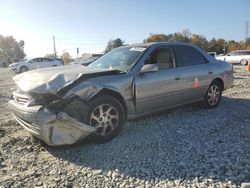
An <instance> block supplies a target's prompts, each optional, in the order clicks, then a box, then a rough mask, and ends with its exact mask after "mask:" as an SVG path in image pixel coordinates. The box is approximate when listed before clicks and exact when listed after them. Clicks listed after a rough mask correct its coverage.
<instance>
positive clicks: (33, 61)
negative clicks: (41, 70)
mask: <svg viewBox="0 0 250 188" xmlns="http://www.w3.org/2000/svg"><path fill="white" fill-rule="evenodd" d="M37 62H38V59H37V58H34V59H31V60H30V63H37Z"/></svg>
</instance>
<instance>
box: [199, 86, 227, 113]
mask: <svg viewBox="0 0 250 188" xmlns="http://www.w3.org/2000/svg"><path fill="white" fill-rule="evenodd" d="M221 95H222V85H221V83H220V82H218V81H213V82H212V83H211V84H210V85H209V88H208V90H207V92H206V95H205V97H204V100H203V101H202V103H201V107H203V108H205V109H210V108H216V107H218V105H219V103H220V101H221Z"/></svg>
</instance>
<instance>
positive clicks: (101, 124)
mask: <svg viewBox="0 0 250 188" xmlns="http://www.w3.org/2000/svg"><path fill="white" fill-rule="evenodd" d="M88 105H89V112H88V116H87V122H88V124H89V125H91V126H93V127H96V128H97V130H96V131H95V132H94V133H92V134H91V135H90V136H89V137H88V139H87V140H89V141H91V142H96V143H102V142H107V141H109V140H111V139H113V138H114V137H115V136H116V135H117V134H118V133H119V132H120V130H121V128H122V126H123V124H124V123H125V120H126V116H125V110H124V107H123V105H122V104H121V103H120V102H119V101H118V100H117V99H116V98H114V97H111V96H108V95H105V96H98V97H96V98H94V99H93V100H91V101H90V102H89V103H88Z"/></svg>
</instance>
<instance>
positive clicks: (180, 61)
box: [175, 46, 206, 67]
mask: <svg viewBox="0 0 250 188" xmlns="http://www.w3.org/2000/svg"><path fill="white" fill-rule="evenodd" d="M175 52H176V59H177V65H178V67H185V66H190V65H200V64H204V63H206V60H205V58H204V57H203V55H202V54H200V52H198V51H197V50H196V49H194V48H193V47H190V46H175Z"/></svg>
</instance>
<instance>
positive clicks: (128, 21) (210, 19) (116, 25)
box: [0, 0, 250, 57]
mask: <svg viewBox="0 0 250 188" xmlns="http://www.w3.org/2000/svg"><path fill="white" fill-rule="evenodd" d="M249 10H250V0H209V1H208V0H175V1H173V0H67V1H63V0H0V34H1V35H4V36H10V35H12V36H13V37H14V38H16V39H17V40H24V42H25V53H26V54H27V57H38V56H44V55H45V54H48V53H53V35H54V36H55V42H56V51H57V54H58V55H61V54H62V52H64V51H67V52H69V53H70V55H71V56H72V57H76V56H77V51H76V48H77V47H78V48H79V53H80V55H81V54H82V53H100V52H102V51H103V50H104V49H105V47H106V45H107V42H108V41H109V40H110V39H115V38H118V37H119V38H121V39H122V40H124V41H125V43H126V44H130V43H140V42H142V41H143V39H146V38H147V37H148V36H149V34H150V33H164V34H170V33H174V32H181V31H182V30H184V29H189V30H190V32H191V33H196V34H201V35H203V36H205V37H206V38H207V39H208V40H210V39H211V38H213V37H214V38H224V39H226V40H237V41H240V40H244V39H245V37H246V22H247V21H248V22H249V26H248V28H249V32H248V37H249V36H250V11H249Z"/></svg>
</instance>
